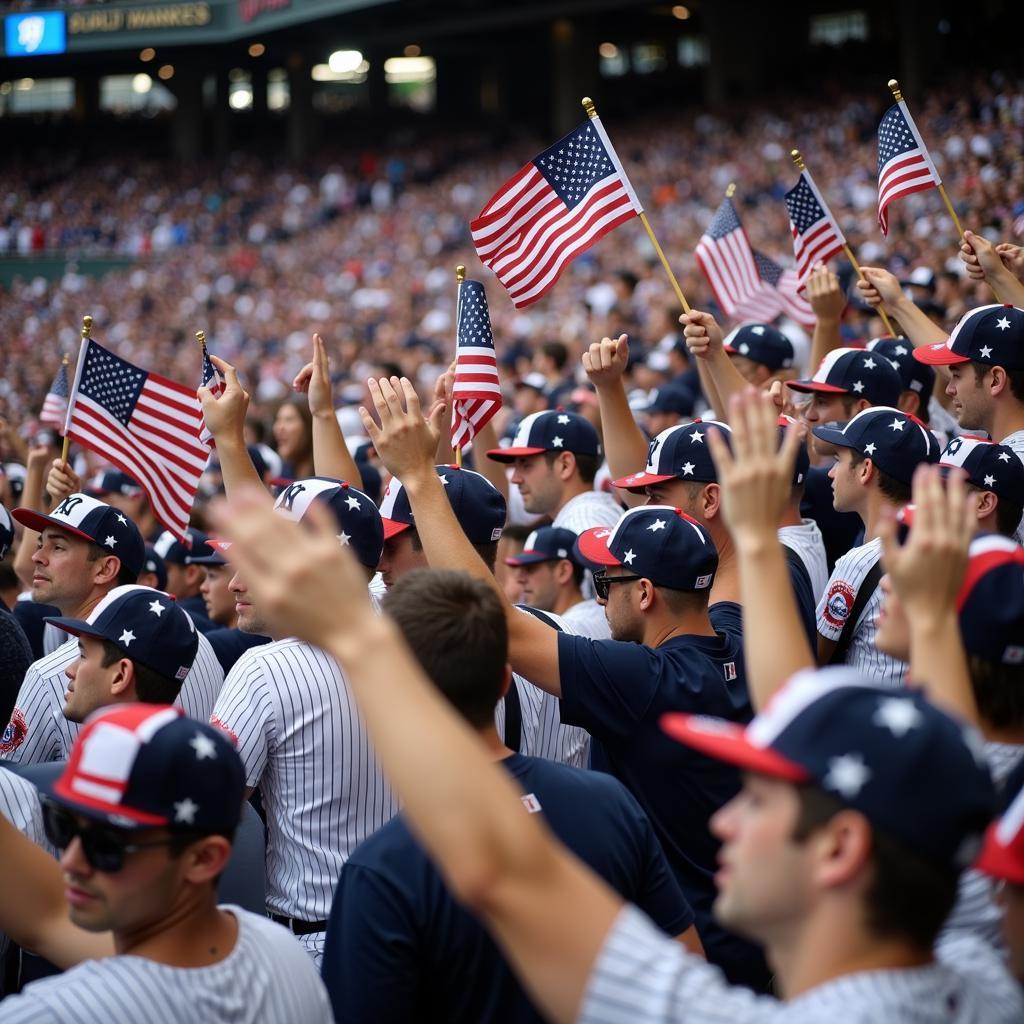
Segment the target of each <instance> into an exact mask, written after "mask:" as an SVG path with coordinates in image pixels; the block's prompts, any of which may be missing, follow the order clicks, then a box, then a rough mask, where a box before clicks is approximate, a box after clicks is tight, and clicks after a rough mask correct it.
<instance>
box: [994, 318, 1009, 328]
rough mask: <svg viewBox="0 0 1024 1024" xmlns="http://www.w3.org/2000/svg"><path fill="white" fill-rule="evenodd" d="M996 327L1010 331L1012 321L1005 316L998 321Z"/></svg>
mask: <svg viewBox="0 0 1024 1024" xmlns="http://www.w3.org/2000/svg"><path fill="white" fill-rule="evenodd" d="M996 327H998V328H999V330H1001V331H1008V330H1009V329H1010V321H1009V320H1007V319H1006V317H1005V316H1004V317H1001V318H1000V319H999V320H997V321H996Z"/></svg>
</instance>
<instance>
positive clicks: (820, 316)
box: [814, 313, 842, 327]
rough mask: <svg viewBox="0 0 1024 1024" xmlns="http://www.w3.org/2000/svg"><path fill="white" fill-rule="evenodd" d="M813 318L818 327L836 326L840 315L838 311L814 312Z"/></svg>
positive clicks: (840, 317)
mask: <svg viewBox="0 0 1024 1024" xmlns="http://www.w3.org/2000/svg"><path fill="white" fill-rule="evenodd" d="M814 319H815V320H816V321H817V324H818V326H819V327H838V326H839V321H840V320H841V319H842V315H841V314H840V313H835V314H833V313H815V314H814Z"/></svg>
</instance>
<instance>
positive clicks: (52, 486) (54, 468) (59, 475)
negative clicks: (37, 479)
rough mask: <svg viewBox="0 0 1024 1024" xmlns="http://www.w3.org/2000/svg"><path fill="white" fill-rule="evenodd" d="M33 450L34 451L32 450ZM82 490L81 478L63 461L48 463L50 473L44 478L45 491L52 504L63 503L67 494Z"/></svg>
mask: <svg viewBox="0 0 1024 1024" xmlns="http://www.w3.org/2000/svg"><path fill="white" fill-rule="evenodd" d="M33 450H35V449H33ZM81 489H82V478H81V477H80V476H79V475H78V474H77V473H76V472H75V471H74V470H73V469H72V468H71V466H69V465H68V463H66V462H65V461H64V460H63V459H54V460H53V462H51V463H50V473H49V475H48V476H47V478H46V490H47V492H48V493H49V495H50V498H51V499H52V500H53V502H54V504H56V503H58V502H60V501H63V500H64V499H65V498H66V497H67V496H68V495H69V494H75V493H76V492H78V491H81Z"/></svg>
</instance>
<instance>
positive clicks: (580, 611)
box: [562, 598, 612, 640]
mask: <svg viewBox="0 0 1024 1024" xmlns="http://www.w3.org/2000/svg"><path fill="white" fill-rule="evenodd" d="M562 618H563V619H564V620H565V623H566V625H568V626H569V630H568V632H570V633H575V634H576V635H577V636H589V637H590V639H591V640H610V639H611V636H612V631H611V628H610V627H609V625H608V616H607V615H605V613H604V607H603V606H602V605H599V604H598V603H597V601H595V600H594V599H593V598H591V599H590V600H587V601H580V602H579V603H578V604H574V605H573V606H572V607H571V608H570V609H568V611H566V612H565V613H564V614H563V615H562Z"/></svg>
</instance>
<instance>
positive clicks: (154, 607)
mask: <svg viewBox="0 0 1024 1024" xmlns="http://www.w3.org/2000/svg"><path fill="white" fill-rule="evenodd" d="M149 610H150V611H151V612H152V613H153V614H154V615H155V616H156V617H157V618H160V616H161V615H163V613H164V611H165V610H166V609H165V606H164V605H162V604H161V603H160V602H159V601H150V602H149Z"/></svg>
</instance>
